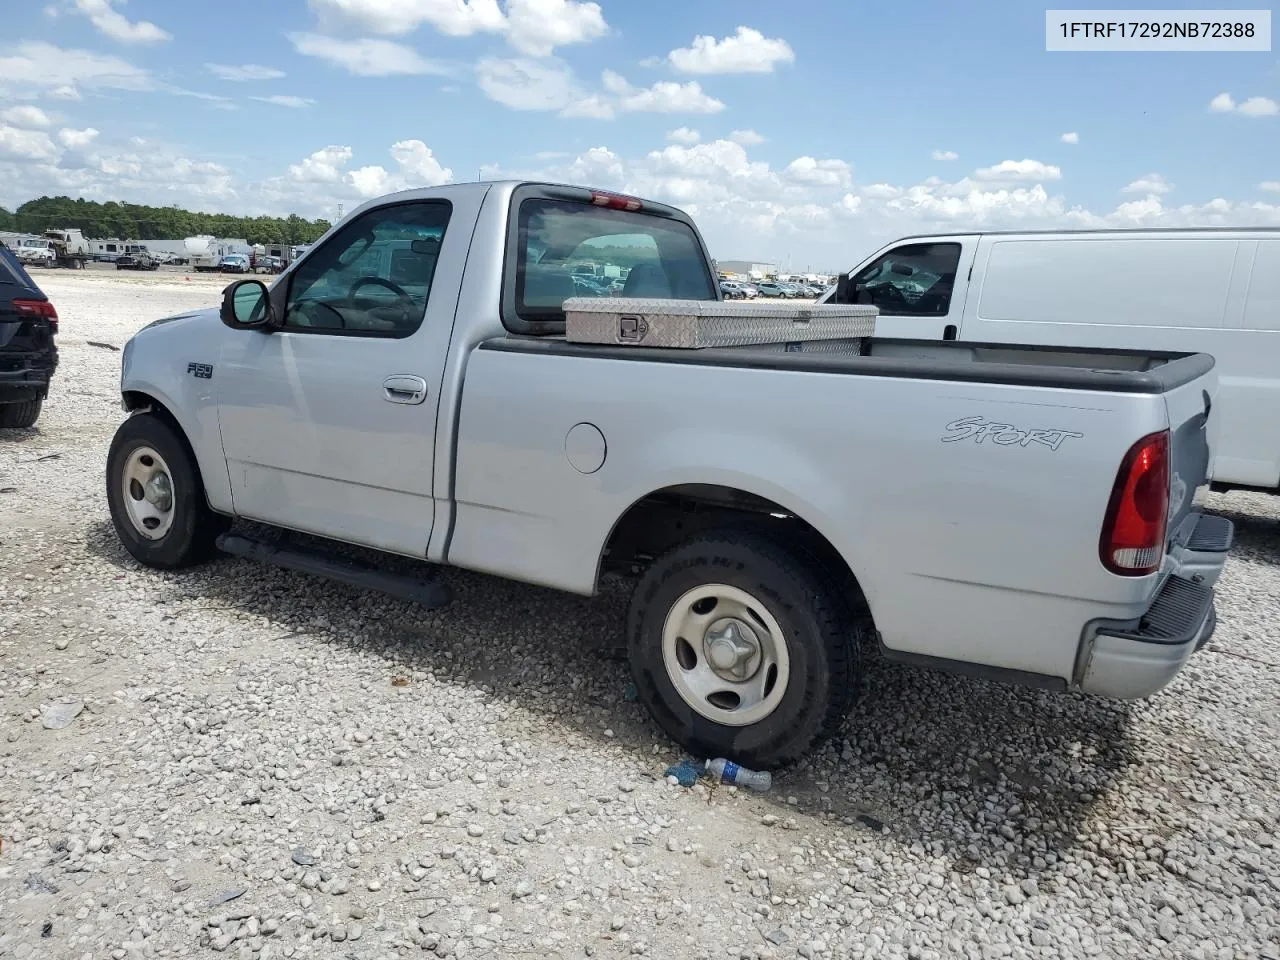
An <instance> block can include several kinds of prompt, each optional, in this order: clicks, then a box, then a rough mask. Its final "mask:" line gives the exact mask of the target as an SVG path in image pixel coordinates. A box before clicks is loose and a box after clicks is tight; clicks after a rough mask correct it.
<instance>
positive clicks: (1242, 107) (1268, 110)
mask: <svg viewBox="0 0 1280 960" xmlns="http://www.w3.org/2000/svg"><path fill="white" fill-rule="evenodd" d="M1209 109H1210V110H1212V111H1213V112H1214V113H1239V114H1243V115H1244V116H1246V117H1272V116H1275V115H1276V114H1277V113H1280V103H1277V102H1276V101H1274V100H1272V99H1270V98H1269V97H1250V98H1249V99H1248V100H1245V101H1244V102H1242V103H1237V102H1236V101H1235V100H1233V99H1232V98H1231V94H1229V93H1220V94H1218V95H1217V96H1216V97H1214V98H1213V99H1212V100H1210V101H1209Z"/></svg>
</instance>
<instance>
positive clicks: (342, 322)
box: [294, 300, 347, 329]
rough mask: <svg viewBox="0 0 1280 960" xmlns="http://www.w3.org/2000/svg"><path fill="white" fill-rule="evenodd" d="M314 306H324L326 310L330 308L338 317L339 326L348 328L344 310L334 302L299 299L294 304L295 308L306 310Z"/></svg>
mask: <svg viewBox="0 0 1280 960" xmlns="http://www.w3.org/2000/svg"><path fill="white" fill-rule="evenodd" d="M312 307H324V308H325V309H326V310H328V311H329V312H330V313H332V314H333V315H334V316H335V317H337V318H338V326H339V327H342V328H343V329H346V326H347V318H346V317H344V316H343V315H342V311H340V310H339V309H338V308H337V307H335V306H334V305H333V304H331V303H326V302H325V301H324V300H299V301H298V303H297V304H296V305H295V306H294V309H295V310H301V311H305V310H310V309H311V308H312ZM308 326H309V324H308Z"/></svg>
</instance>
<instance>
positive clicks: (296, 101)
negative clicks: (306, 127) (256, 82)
mask: <svg viewBox="0 0 1280 960" xmlns="http://www.w3.org/2000/svg"><path fill="white" fill-rule="evenodd" d="M249 99H250V100H257V101H258V102H259V103H270V104H274V105H275V106H277V107H292V108H293V109H294V110H301V109H302V108H303V107H310V106H312V105H313V104H314V103H315V101H314V100H311V99H309V98H307V97H295V96H292V95H291V94H285V93H276V94H272V95H271V96H269V97H250V98H249Z"/></svg>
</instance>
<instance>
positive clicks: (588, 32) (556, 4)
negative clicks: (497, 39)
mask: <svg viewBox="0 0 1280 960" xmlns="http://www.w3.org/2000/svg"><path fill="white" fill-rule="evenodd" d="M608 32H609V25H608V24H607V23H605V21H604V15H603V14H602V13H601V12H600V6H599V5H598V4H595V3H576V2H573V0H508V3H507V42H508V43H510V44H511V46H513V47H515V48H516V50H518V51H520V52H521V53H524V54H528V55H529V56H532V57H546V56H550V55H551V53H552V52H553V51H554V50H555V48H556V47H563V46H568V45H569V44H571V43H590V42H591V41H592V40H596V39H599V38H600V37H603V36H604V35H605V34H606V33H608Z"/></svg>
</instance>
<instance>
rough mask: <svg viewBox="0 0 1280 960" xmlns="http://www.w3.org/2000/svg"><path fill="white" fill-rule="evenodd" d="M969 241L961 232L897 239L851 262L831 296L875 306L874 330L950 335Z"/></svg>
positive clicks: (956, 323) (955, 327) (959, 308)
mask: <svg viewBox="0 0 1280 960" xmlns="http://www.w3.org/2000/svg"><path fill="white" fill-rule="evenodd" d="M975 246H976V243H974V242H972V241H971V242H967V243H966V242H962V240H961V238H955V239H951V238H946V239H943V238H929V239H925V240H911V241H907V242H905V243H901V244H898V245H897V246H894V247H892V248H890V249H889V250H887V251H885V252H884V253H882V254H880V255H879V256H877V257H875V258H874V259H872V260H871V261H870V262H869V263H865V264H863V265H862V266H860V267H857V268H855V270H854V272H853V274H852V275H851V277H850V280H849V281H848V282H847V283H846V284H841V285H840V289H839V292H837V293H836V294H835V295H833V298H832V301H831V302H833V303H859V304H868V305H872V306H875V307H877V308H879V310H880V317H879V318H878V320H877V321H876V335H877V336H883V337H900V338H904V339H920V340H954V339H956V338H957V334H958V332H959V329H960V318H961V315H962V314H963V312H964V298H965V292H966V290H967V286H968V277H969V269H970V267H971V266H972V265H973V248H974V247H975Z"/></svg>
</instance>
